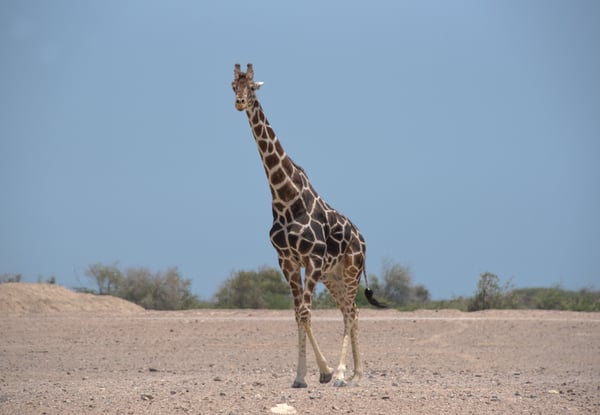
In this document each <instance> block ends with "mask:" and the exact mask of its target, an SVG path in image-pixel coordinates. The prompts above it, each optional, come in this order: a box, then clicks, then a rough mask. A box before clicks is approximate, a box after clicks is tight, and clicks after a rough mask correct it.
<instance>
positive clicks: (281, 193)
mask: <svg viewBox="0 0 600 415" xmlns="http://www.w3.org/2000/svg"><path fill="white" fill-rule="evenodd" d="M246 115H247V116H248V121H249V122H250V128H251V129H252V134H253V135H254V139H255V140H256V144H257V146H258V152H259V153H260V157H261V159H262V162H263V166H264V168H265V173H266V174H267V179H268V181H269V187H270V189H271V196H272V197H273V209H274V210H275V211H277V212H282V211H284V210H285V208H286V207H288V206H290V205H291V204H292V203H293V202H294V201H295V200H296V199H298V197H299V196H300V194H301V193H302V191H303V190H304V189H305V188H306V187H308V186H309V184H308V180H307V178H306V175H305V174H304V171H303V170H302V168H301V167H299V166H297V165H296V164H295V163H294V162H293V161H292V159H290V157H289V156H288V155H287V153H286V152H285V150H284V149H283V147H282V145H281V142H280V141H279V139H278V138H277V136H276V135H275V132H274V131H273V129H272V128H271V125H270V124H269V121H268V120H267V117H266V116H265V113H264V112H263V109H262V106H261V105H260V103H259V102H258V100H256V101H254V104H253V105H252V107H251V108H248V109H247V110H246Z"/></svg>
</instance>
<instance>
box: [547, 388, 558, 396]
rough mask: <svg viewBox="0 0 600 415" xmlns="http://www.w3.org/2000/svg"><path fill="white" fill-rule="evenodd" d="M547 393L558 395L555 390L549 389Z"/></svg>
mask: <svg viewBox="0 0 600 415" xmlns="http://www.w3.org/2000/svg"><path fill="white" fill-rule="evenodd" d="M548 393H552V394H557V395H558V394H559V393H560V392H559V391H557V390H556V389H550V390H549V391H548Z"/></svg>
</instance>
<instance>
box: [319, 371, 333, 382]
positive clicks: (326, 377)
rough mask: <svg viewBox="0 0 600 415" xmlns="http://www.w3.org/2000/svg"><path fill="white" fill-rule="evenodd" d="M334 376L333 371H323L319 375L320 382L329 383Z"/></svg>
mask: <svg viewBox="0 0 600 415" xmlns="http://www.w3.org/2000/svg"><path fill="white" fill-rule="evenodd" d="M332 377H333V372H331V373H321V375H320V376H319V382H321V383H329V381H330V380H331V378H332Z"/></svg>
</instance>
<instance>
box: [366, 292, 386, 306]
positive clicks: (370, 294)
mask: <svg viewBox="0 0 600 415" xmlns="http://www.w3.org/2000/svg"><path fill="white" fill-rule="evenodd" d="M365 297H367V301H368V302H369V304H371V305H374V306H375V307H377V308H387V306H386V305H385V304H381V303H380V302H379V301H377V300H376V299H375V298H374V297H373V290H372V289H370V288H365Z"/></svg>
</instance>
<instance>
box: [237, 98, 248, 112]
mask: <svg viewBox="0 0 600 415" xmlns="http://www.w3.org/2000/svg"><path fill="white" fill-rule="evenodd" d="M235 108H236V109H237V110H238V111H243V110H244V109H246V100H245V99H243V98H238V99H236V100H235Z"/></svg>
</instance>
